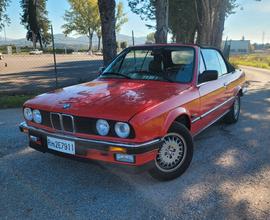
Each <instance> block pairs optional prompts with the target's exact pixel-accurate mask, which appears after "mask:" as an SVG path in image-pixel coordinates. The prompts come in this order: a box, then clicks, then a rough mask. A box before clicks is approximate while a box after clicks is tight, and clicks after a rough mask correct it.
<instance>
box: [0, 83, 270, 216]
mask: <svg viewBox="0 0 270 220" xmlns="http://www.w3.org/2000/svg"><path fill="white" fill-rule="evenodd" d="M268 88H269V87H268ZM269 94H270V90H269V89H261V90H254V91H250V92H249V94H247V95H246V96H245V97H244V98H243V99H242V112H241V117H240V121H239V122H238V123H237V124H234V125H225V124H223V123H222V122H217V123H216V124H215V125H213V126H212V127H210V128H209V129H207V130H205V131H204V132H203V133H201V134H200V135H199V136H198V137H197V138H196V139H195V151H194V158H193V161H192V164H191V166H190V168H189V169H188V170H187V171H186V173H184V175H182V176H181V177H180V178H178V179H175V180H173V181H169V182H159V181H156V180H154V179H152V178H151V177H150V176H149V175H148V174H147V173H141V174H131V173H129V172H126V171H123V170H119V169H115V168H111V167H108V166H103V165H96V164H91V163H80V162H77V161H74V160H68V159H64V158H60V157H56V156H53V155H49V154H42V153H39V152H36V151H34V150H32V149H30V148H25V149H23V150H21V151H20V152H18V153H17V154H16V155H10V156H7V157H5V158H4V161H2V163H3V164H6V165H5V166H7V164H11V165H10V166H8V168H7V169H4V170H5V172H4V173H3V174H2V175H1V176H2V179H1V181H2V180H3V182H6V181H5V180H4V179H5V178H6V179H8V178H10V179H11V180H12V181H11V182H12V183H11V184H9V185H7V186H4V188H3V189H4V190H3V192H2V196H5V193H9V194H8V195H6V196H8V198H7V199H6V200H5V202H0V207H1V208H2V209H3V210H6V212H5V213H8V215H9V216H13V217H14V215H15V213H16V212H13V211H12V210H13V209H11V208H10V207H9V206H12V205H13V203H14V202H15V203H16V205H17V207H16V209H17V210H18V212H19V213H20V215H21V216H22V217H31V216H32V217H33V216H35V217H42V216H43V217H45V216H46V218H48V217H55V216H62V217H63V218H65V217H69V218H81V217H85V218H101V217H102V218H105V219H111V218H117V219H126V218H130V219H133V218H134V219H135V218H136V219H151V218H153V219H161V218H162V219H163V218H169V219H176V218H182V219H190V218H191V217H192V218H193V219H196V218H198V219H225V218H226V219H258V218H259V219H265V218H267V217H269V215H270V204H269V202H270V201H269V198H270V197H269V185H267V183H268V184H269V182H270V181H269V176H270V175H269V169H270V160H269V156H270V152H269V144H270V142H269V135H268V134H269V130H270V117H269V112H270V108H269V103H270V99H269V97H270V95H269ZM258 97H259V98H258ZM267 133H268V134H267ZM1 176H0V177H1ZM16 197H17V198H18V199H13V198H16ZM1 203H3V204H1ZM40 203H42V205H40ZM13 206H14V205H13ZM1 208H0V210H1ZM29 210H30V211H29ZM0 213H1V212H0ZM15 217H16V216H15Z"/></svg>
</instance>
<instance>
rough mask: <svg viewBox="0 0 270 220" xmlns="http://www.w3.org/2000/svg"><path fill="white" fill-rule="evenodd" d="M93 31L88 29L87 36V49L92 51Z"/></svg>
mask: <svg viewBox="0 0 270 220" xmlns="http://www.w3.org/2000/svg"><path fill="white" fill-rule="evenodd" d="M93 34H94V33H93V31H89V34H88V38H89V46H88V51H92V47H93Z"/></svg>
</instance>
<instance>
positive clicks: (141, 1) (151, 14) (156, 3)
mask: <svg viewBox="0 0 270 220" xmlns="http://www.w3.org/2000/svg"><path fill="white" fill-rule="evenodd" d="M129 6H130V8H131V11H133V12H134V13H136V14H139V15H140V16H141V18H142V19H143V20H156V27H155V28H156V33H155V40H156V43H166V42H167V34H168V15H169V0H146V1H145V0H129ZM148 27H150V28H152V26H149V25H148Z"/></svg>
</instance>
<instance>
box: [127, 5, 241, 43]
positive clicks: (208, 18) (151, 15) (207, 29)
mask: <svg viewBox="0 0 270 220" xmlns="http://www.w3.org/2000/svg"><path fill="white" fill-rule="evenodd" d="M160 1H161V2H160ZM168 1H169V4H170V5H169V13H168V14H169V19H168V23H169V28H170V30H171V32H172V35H173V40H175V41H176V42H183V43H193V42H194V38H195V35H196V33H197V42H198V43H200V44H208V45H213V46H216V47H220V45H221V40H222V34H223V30H224V23H225V19H226V17H227V16H228V15H230V14H231V13H232V12H233V9H234V8H235V7H236V6H237V5H236V0H168ZM159 3H160V4H162V5H161V6H160V7H159ZM167 4H168V3H167V1H163V0H129V6H130V8H131V10H132V11H133V12H134V13H136V14H139V15H140V17H141V18H142V19H143V20H154V19H156V22H157V26H156V30H157V33H163V37H162V38H163V40H165V39H164V36H165V34H166V19H165V18H166V14H165V8H166V9H167ZM161 11H163V15H162V16H158V15H160V14H161ZM159 18H160V19H159ZM158 25H159V27H158ZM160 26H162V27H163V29H162V28H161V27H160ZM158 30H162V31H163V32H161V31H158ZM158 36H162V34H161V35H159V34H158Z"/></svg>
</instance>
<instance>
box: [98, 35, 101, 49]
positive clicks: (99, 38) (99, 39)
mask: <svg viewBox="0 0 270 220" xmlns="http://www.w3.org/2000/svg"><path fill="white" fill-rule="evenodd" d="M100 42H101V36H98V51H100Z"/></svg>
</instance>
